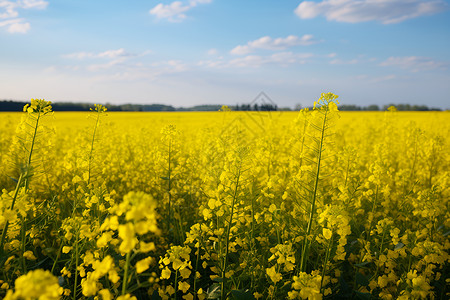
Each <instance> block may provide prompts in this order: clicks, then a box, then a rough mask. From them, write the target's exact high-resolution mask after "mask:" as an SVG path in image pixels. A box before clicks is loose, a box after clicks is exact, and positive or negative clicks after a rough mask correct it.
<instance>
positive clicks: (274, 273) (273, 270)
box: [266, 266, 283, 283]
mask: <svg viewBox="0 0 450 300" xmlns="http://www.w3.org/2000/svg"><path fill="white" fill-rule="evenodd" d="M266 273H267V275H269V277H270V279H271V280H272V281H273V283H277V282H278V281H281V279H283V277H282V276H281V274H280V273H278V272H277V271H276V266H273V267H271V268H267V269H266Z"/></svg>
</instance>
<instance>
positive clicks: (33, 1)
mask: <svg viewBox="0 0 450 300" xmlns="http://www.w3.org/2000/svg"><path fill="white" fill-rule="evenodd" d="M17 3H18V5H19V6H20V7H22V8H25V9H28V8H36V9H46V8H47V6H48V2H47V1H43V0H22V1H17Z"/></svg>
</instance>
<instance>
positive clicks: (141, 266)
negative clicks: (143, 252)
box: [136, 257, 153, 273]
mask: <svg viewBox="0 0 450 300" xmlns="http://www.w3.org/2000/svg"><path fill="white" fill-rule="evenodd" d="M152 261H153V258H152V257H147V258H144V259H142V260H140V261H138V262H137V263H136V272H137V273H142V272H144V271H145V270H147V269H148V268H149V266H150V263H151V262H152Z"/></svg>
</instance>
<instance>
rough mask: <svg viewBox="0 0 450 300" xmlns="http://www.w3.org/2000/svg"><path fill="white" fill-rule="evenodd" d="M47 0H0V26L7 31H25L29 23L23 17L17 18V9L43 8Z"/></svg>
mask: <svg viewBox="0 0 450 300" xmlns="http://www.w3.org/2000/svg"><path fill="white" fill-rule="evenodd" d="M47 6H48V2H47V1H42V0H19V1H6V0H0V28H2V27H5V28H6V31H7V32H9V33H27V32H28V31H29V30H30V28H31V25H30V23H29V22H27V21H26V20H25V19H24V18H19V10H24V9H45V8H47Z"/></svg>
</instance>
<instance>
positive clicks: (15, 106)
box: [0, 100, 441, 111]
mask: <svg viewBox="0 0 450 300" xmlns="http://www.w3.org/2000/svg"><path fill="white" fill-rule="evenodd" d="M27 103H29V102H24V101H11V100H0V111H22V109H23V107H24V105H25V104H27ZM105 106H106V107H107V108H108V111H218V110H219V109H220V108H221V107H222V105H220V104H211V105H196V106H192V107H174V106H172V105H165V104H108V103H107V104H106V105H105ZM390 106H395V107H396V108H397V110H398V111H440V110H441V109H440V108H433V107H431V108H430V107H428V106H426V105H410V104H389V105H384V106H382V107H380V106H378V105H375V104H374V105H369V106H358V105H348V104H343V105H339V110H341V111H384V110H387V108H388V107H390ZM52 107H53V110H54V111H88V110H89V108H91V107H93V104H90V103H76V102H55V103H52ZM230 108H231V110H234V111H277V110H278V111H289V110H292V109H291V108H289V107H281V108H279V107H278V106H277V105H276V104H265V103H263V104H258V103H253V104H236V105H235V106H230ZM300 109H301V106H300V105H297V106H296V107H295V109H294V110H300Z"/></svg>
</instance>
